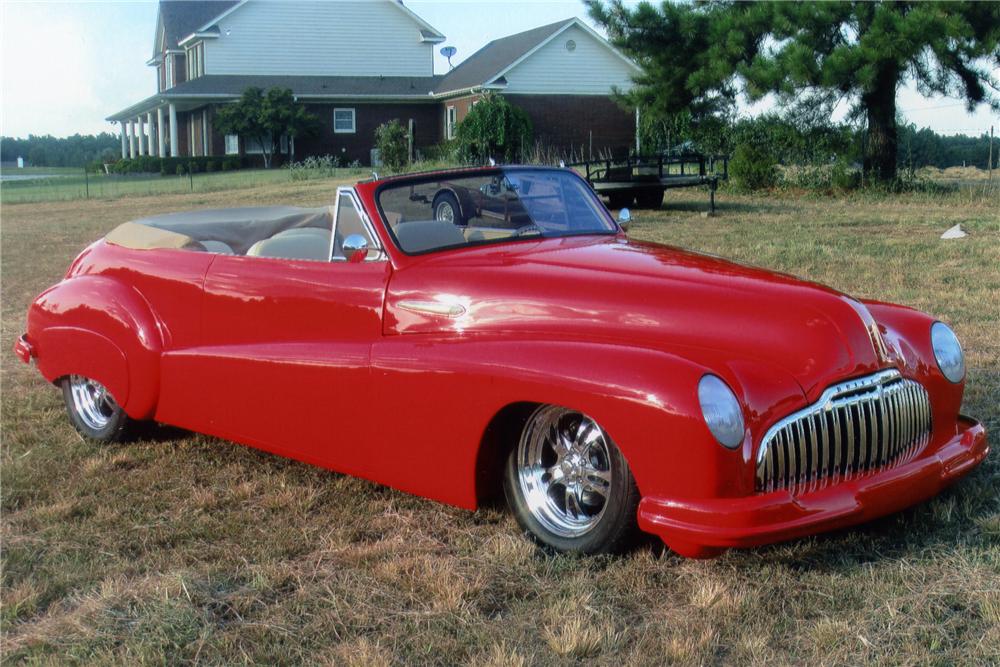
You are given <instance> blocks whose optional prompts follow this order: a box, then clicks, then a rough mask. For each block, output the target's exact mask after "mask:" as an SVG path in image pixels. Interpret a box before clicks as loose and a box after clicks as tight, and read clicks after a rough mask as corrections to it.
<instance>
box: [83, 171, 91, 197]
mask: <svg viewBox="0 0 1000 667" xmlns="http://www.w3.org/2000/svg"><path fill="white" fill-rule="evenodd" d="M83 187H84V196H85V197H86V198H87V199H90V175H89V174H87V167H86V166H84V168H83Z"/></svg>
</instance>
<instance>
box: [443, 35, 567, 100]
mask: <svg viewBox="0 0 1000 667" xmlns="http://www.w3.org/2000/svg"><path fill="white" fill-rule="evenodd" d="M575 21H576V19H565V20H562V21H558V22H556V23H550V24H549V25H543V26H541V27H540V28H533V29H531V30H526V31H525V32H519V33H517V34H516V35H510V36H508V37H501V38H500V39H494V40H493V41H492V42H490V43H489V44H487V45H486V46H484V47H483V48H481V49H479V50H478V51H476V52H475V53H473V54H472V55H471V56H469V57H468V58H466V59H465V60H464V61H462V63H461V64H460V65H459V66H458V67H456V68H455V69H453V70H451V71H450V72H448V73H447V74H446V75H445V76H444V78H443V79H442V80H441V83H440V84H438V87H437V89H436V92H439V93H445V92H451V91H458V90H466V89H469V88H475V87H477V86H482V85H484V84H487V83H490V82H491V81H492V80H493V79H494V78H496V76H497V75H498V74H500V73H501V72H502V71H503V70H504V69H506V68H507V67H509V66H510V65H511V64H512V63H514V62H516V61H517V60H519V59H520V58H522V57H524V56H525V55H527V54H528V53H529V52H531V51H533V50H534V49H536V48H538V47H539V46H541V45H542V44H544V43H545V42H546V41H548V40H549V39H550V38H551V37H552V36H553V35H555V34H556V33H558V32H560V31H561V30H563V29H564V28H566V27H567V26H568V25H569V24H571V23H574V22H575Z"/></svg>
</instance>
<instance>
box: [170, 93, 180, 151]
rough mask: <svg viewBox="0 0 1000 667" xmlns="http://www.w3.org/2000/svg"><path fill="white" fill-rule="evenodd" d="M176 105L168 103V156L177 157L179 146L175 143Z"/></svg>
mask: <svg viewBox="0 0 1000 667" xmlns="http://www.w3.org/2000/svg"><path fill="white" fill-rule="evenodd" d="M177 144H178V140H177V107H176V106H175V105H173V104H171V105H170V157H177V156H179V155H180V154H181V151H180V146H178V145H177Z"/></svg>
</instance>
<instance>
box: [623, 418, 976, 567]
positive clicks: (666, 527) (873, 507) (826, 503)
mask: <svg viewBox="0 0 1000 667" xmlns="http://www.w3.org/2000/svg"><path fill="white" fill-rule="evenodd" d="M989 451H990V450H989V446H988V445H987V443H986V429H984V428H983V426H982V424H980V423H979V422H977V421H976V420H974V419H971V418H969V417H965V416H960V417H959V419H958V422H957V424H956V429H955V435H954V436H953V437H952V438H950V439H949V440H948V441H947V442H946V443H944V444H943V445H941V446H940V447H939V448H937V449H936V450H935V451H934V452H933V453H931V454H927V455H923V456H919V457H918V458H916V459H914V460H912V461H910V462H909V463H906V464H904V465H901V466H899V467H897V468H890V469H888V470H884V471H880V472H876V473H872V474H870V475H867V476H865V477H859V478H857V479H853V480H849V481H844V482H839V483H837V484H834V485H832V486H829V487H826V488H824V489H821V490H818V491H813V492H811V493H805V494H802V495H797V496H793V495H792V494H791V493H789V492H788V491H774V492H772V493H762V494H759V495H754V496H748V497H742V498H710V499H698V500H672V499H668V498H657V497H645V498H643V499H642V501H641V502H640V503H639V527H640V528H642V530H644V531H646V532H649V533H653V534H654V535H658V536H659V537H660V538H661V539H662V540H663V541H664V542H665V543H666V544H667V546H669V547H670V548H671V549H673V550H674V551H676V552H678V553H680V554H681V555H685V556H690V557H706V556H712V555H715V554H717V553H718V552H719V551H721V550H722V549H723V548H726V547H752V546H759V545H762V544H770V543H772V542H781V541H784V540H790V539H794V538H797V537H802V536H804V535H812V534H815V533H820V532H824V531H828V530H834V529H837V528H843V527H845V526H851V525H854V524H858V523H862V522H864V521H869V520H871V519H875V518H877V517H880V516H885V515H886V514H891V513H893V512H898V511H900V510H902V509H904V508H906V507H909V506H911V505H914V504H916V503H919V502H921V501H924V500H927V499H928V498H931V497H933V496H935V495H937V494H938V493H939V492H940V491H941V490H942V489H944V488H945V487H946V486H948V485H949V484H951V483H952V482H954V481H955V480H957V479H958V478H960V477H962V476H963V475H965V474H966V473H968V472H969V471H970V470H972V469H973V468H974V467H976V466H977V465H979V464H980V463H982V461H983V459H985V458H986V456H987V454H988V453H989Z"/></svg>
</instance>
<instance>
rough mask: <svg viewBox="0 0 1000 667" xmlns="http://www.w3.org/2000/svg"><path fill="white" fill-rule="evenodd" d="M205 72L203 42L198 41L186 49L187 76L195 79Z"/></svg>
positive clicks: (189, 78)
mask: <svg viewBox="0 0 1000 667" xmlns="http://www.w3.org/2000/svg"><path fill="white" fill-rule="evenodd" d="M203 74H205V44H204V42H198V43H197V44H195V45H194V46H192V47H190V48H189V49H188V50H187V78H188V80H191V79H197V78H198V77H199V76H202V75H203Z"/></svg>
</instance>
